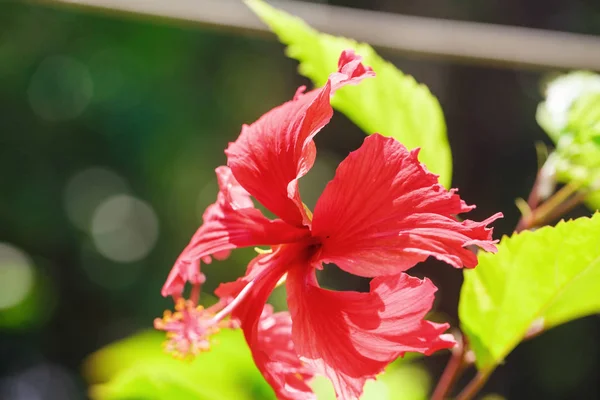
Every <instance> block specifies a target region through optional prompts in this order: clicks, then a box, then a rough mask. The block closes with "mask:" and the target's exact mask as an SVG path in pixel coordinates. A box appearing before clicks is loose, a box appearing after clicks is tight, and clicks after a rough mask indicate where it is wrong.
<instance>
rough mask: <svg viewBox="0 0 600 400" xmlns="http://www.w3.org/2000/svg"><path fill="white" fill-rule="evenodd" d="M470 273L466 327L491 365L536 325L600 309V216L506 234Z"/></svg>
mask: <svg viewBox="0 0 600 400" xmlns="http://www.w3.org/2000/svg"><path fill="white" fill-rule="evenodd" d="M464 276H465V282H464V284H463V287H462V291H461V296H460V304H459V316H460V320H461V327H462V329H463V331H464V332H465V334H466V335H467V337H468V339H469V343H470V345H471V346H472V348H473V350H474V352H475V356H476V359H477V367H478V368H479V369H480V370H490V369H493V368H494V367H495V366H496V365H498V364H499V363H501V362H502V360H503V359H504V358H505V357H506V355H508V353H510V352H511V351H512V349H513V348H515V347H516V346H517V345H518V344H519V342H521V341H522V340H523V338H524V337H525V336H526V334H527V332H528V331H529V330H530V329H532V330H535V331H538V330H542V329H549V328H551V327H554V326H556V325H559V324H562V323H565V322H568V321H571V320H573V319H576V318H580V317H583V316H586V315H589V314H593V313H597V312H600V296H599V295H598V293H600V214H598V213H596V214H594V216H593V217H591V218H579V219H576V220H573V221H568V222H564V221H561V222H560V223H559V224H558V225H557V226H556V227H549V226H547V227H543V228H541V229H538V230H536V231H525V232H522V233H519V234H515V235H513V236H512V237H504V238H503V239H502V241H501V243H500V244H499V245H498V253H497V254H491V253H480V255H479V265H478V266H477V268H475V269H473V270H468V271H465V273H464Z"/></svg>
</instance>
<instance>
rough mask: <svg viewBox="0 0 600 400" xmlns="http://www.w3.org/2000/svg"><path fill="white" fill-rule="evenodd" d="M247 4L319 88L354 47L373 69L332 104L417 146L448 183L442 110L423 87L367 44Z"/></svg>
mask: <svg viewBox="0 0 600 400" xmlns="http://www.w3.org/2000/svg"><path fill="white" fill-rule="evenodd" d="M246 4H248V6H249V7H250V8H251V9H252V10H253V11H254V12H255V13H256V14H257V15H258V16H259V17H260V18H261V19H262V20H263V21H264V22H265V23H266V24H267V25H269V27H270V28H271V29H272V30H273V31H274V32H275V33H276V34H277V36H278V37H279V39H280V40H281V41H282V42H283V43H285V44H286V45H288V48H287V55H288V56H289V57H292V58H294V59H296V60H298V61H299V62H300V67H299V71H300V73H301V74H302V75H304V76H307V77H308V78H310V79H311V80H312V81H313V82H314V84H315V85H317V86H322V85H323V84H324V83H325V82H326V81H327V77H328V76H329V74H330V73H332V72H333V71H336V70H337V61H338V58H339V56H340V54H341V52H342V51H343V50H345V49H354V50H355V51H356V53H357V54H360V55H361V56H363V58H364V61H363V62H364V64H365V65H369V66H371V67H372V68H373V70H374V71H375V72H376V73H377V77H376V78H374V79H365V80H364V81H363V82H361V83H360V85H357V86H347V87H344V88H343V89H341V90H339V91H338V92H336V94H335V96H334V97H333V100H332V104H333V106H334V107H335V108H336V109H337V110H339V111H341V112H342V113H344V114H345V115H346V116H347V117H348V118H350V119H351V120H352V121H353V122H354V123H355V124H356V125H358V126H359V127H360V128H361V129H362V130H364V131H365V132H366V133H367V134H371V133H375V132H378V133H381V134H382V135H387V136H392V137H394V138H396V139H397V140H398V141H400V142H401V143H403V144H404V145H405V146H406V147H408V148H409V149H412V148H415V147H421V148H422V150H421V153H420V154H419V158H420V160H421V162H423V163H424V164H425V165H427V168H428V169H429V170H431V171H432V172H434V173H436V174H438V175H440V182H441V183H442V184H443V185H444V186H446V187H449V185H450V183H451V179H452V155H451V152H450V146H449V144H448V138H447V136H446V124H445V121H444V114H443V112H442V108H441V107H440V104H439V102H438V100H437V99H436V98H435V96H433V95H432V94H431V92H430V91H429V89H427V87H426V86H424V85H421V84H418V83H417V82H415V80H414V78H412V77H411V76H407V75H404V74H403V73H402V72H401V71H399V70H398V69H397V68H396V67H394V66H393V65H392V64H390V63H389V62H387V61H385V60H384V59H382V58H381V57H380V56H379V55H377V53H376V52H375V50H373V48H372V47H371V46H369V45H368V44H365V43H357V42H355V41H354V40H351V39H346V38H343V37H336V36H331V35H327V34H324V33H320V32H317V31H316V30H314V29H312V28H311V27H310V26H308V25H307V24H306V23H304V21H302V20H301V19H299V18H297V17H294V16H292V15H289V14H287V13H285V12H283V11H281V10H278V9H276V8H273V7H271V6H270V5H268V4H266V3H265V2H263V1H262V0H246Z"/></svg>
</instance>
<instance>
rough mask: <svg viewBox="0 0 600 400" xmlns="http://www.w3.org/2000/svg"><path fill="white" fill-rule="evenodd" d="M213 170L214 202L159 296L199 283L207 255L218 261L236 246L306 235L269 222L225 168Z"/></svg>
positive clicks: (287, 239)
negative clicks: (216, 183) (215, 179)
mask: <svg viewBox="0 0 600 400" xmlns="http://www.w3.org/2000/svg"><path fill="white" fill-rule="evenodd" d="M216 173H217V177H218V181H219V186H220V192H219V194H218V196H217V201H216V202H215V203H214V204H212V205H210V206H209V207H208V208H207V209H206V211H205V213H204V215H203V220H204V222H203V224H202V225H201V226H200V228H199V229H198V230H197V231H196V233H195V234H194V236H193V237H192V239H191V241H190V243H189V244H188V245H187V246H186V248H185V249H184V250H183V252H182V253H181V255H180V256H179V257H178V258H177V261H176V262H175V265H174V266H173V268H172V269H171V272H170V273H169V276H168V278H167V281H166V282H165V284H164V286H163V288H162V292H161V293H162V295H163V296H173V297H180V296H181V294H182V292H183V290H184V286H185V284H186V282H190V283H192V284H194V285H197V284H201V283H203V282H204V275H203V274H202V273H201V272H200V262H201V261H202V262H204V263H210V262H211V257H215V258H217V259H221V260H222V259H224V258H226V257H227V256H228V255H229V251H230V250H232V249H235V248H239V247H247V246H261V245H272V244H279V243H289V242H294V241H297V240H301V239H302V238H304V237H306V236H307V235H308V231H307V230H306V229H299V228H296V227H293V226H291V225H289V224H287V223H286V222H284V221H282V220H275V221H271V220H269V219H267V218H266V217H265V216H264V215H263V214H262V213H261V212H260V211H259V210H258V209H256V208H254V206H253V204H252V200H251V199H250V197H249V195H248V193H247V192H246V191H245V190H244V189H243V188H242V187H241V186H240V185H239V184H238V183H237V181H236V180H235V178H234V177H233V175H232V173H231V170H230V169H229V167H219V168H217V170H216Z"/></svg>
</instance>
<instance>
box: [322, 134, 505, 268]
mask: <svg viewBox="0 0 600 400" xmlns="http://www.w3.org/2000/svg"><path fill="white" fill-rule="evenodd" d="M417 156H418V149H416V150H412V151H408V150H407V149H406V147H404V146H403V145H402V144H400V143H399V142H398V141H396V140H395V139H392V138H386V137H384V136H381V135H379V134H373V135H371V136H369V137H367V138H366V139H365V141H364V143H363V145H362V146H361V147H360V148H359V149H358V150H356V151H354V152H352V153H351V154H350V155H349V156H348V157H347V158H346V159H345V160H344V161H343V162H342V163H341V164H340V165H339V167H338V169H337V171H336V175H335V178H334V179H333V180H332V181H331V182H329V184H328V185H327V187H326V188H325V191H324V192H323V194H322V195H321V197H320V198H319V200H318V202H317V205H316V207H315V212H314V216H313V221H312V232H313V235H314V236H316V237H319V238H320V239H321V242H322V248H321V254H320V259H321V260H322V261H323V262H326V263H335V264H337V265H338V266H339V267H340V268H342V269H344V270H345V271H348V272H350V273H352V274H355V275H361V276H379V275H392V274H397V273H399V272H401V271H404V270H407V269H408V268H411V267H412V266H414V265H415V264H417V263H418V262H421V261H423V260H425V259H426V258H427V257H429V256H434V257H435V258H437V259H439V260H442V261H445V262H447V263H448V264H450V265H452V266H454V267H457V268H460V267H467V268H471V267H474V266H475V265H476V264H477V257H476V256H475V254H474V253H473V252H472V251H470V250H469V249H468V248H466V246H469V245H477V246H479V247H481V248H483V249H485V250H487V251H495V250H496V247H495V246H494V243H495V242H494V241H492V228H487V225H488V224H490V223H491V222H493V221H494V220H496V219H497V218H500V217H501V216H502V214H501V213H498V214H495V215H494V216H492V217H490V218H488V219H486V220H485V221H483V222H475V221H470V220H465V221H462V222H459V221H457V220H456V218H455V217H454V216H455V215H456V214H460V213H463V212H467V211H470V210H472V209H473V208H474V206H467V205H466V204H465V202H464V201H462V200H461V199H460V197H459V196H458V194H456V191H455V190H451V191H447V190H446V189H444V188H443V187H442V186H441V185H440V184H439V183H438V179H437V175H434V174H432V173H430V172H428V171H427V170H426V169H425V167H424V166H423V165H422V164H421V163H420V162H419V160H418V158H417Z"/></svg>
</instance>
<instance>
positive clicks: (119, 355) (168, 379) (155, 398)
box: [84, 330, 274, 400]
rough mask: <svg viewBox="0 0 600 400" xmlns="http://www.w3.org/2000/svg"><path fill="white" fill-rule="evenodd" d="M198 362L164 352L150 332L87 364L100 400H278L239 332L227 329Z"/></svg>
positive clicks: (109, 349)
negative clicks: (183, 359) (181, 358)
mask: <svg viewBox="0 0 600 400" xmlns="http://www.w3.org/2000/svg"><path fill="white" fill-rule="evenodd" d="M215 338H216V341H217V342H216V343H215V344H214V345H213V346H212V348H211V350H210V351H208V352H205V353H202V354H200V355H199V356H198V357H197V358H196V359H195V360H194V361H192V362H189V361H182V360H177V359H174V358H172V357H171V356H170V355H168V354H165V353H164V352H163V350H162V346H161V343H162V341H163V340H164V335H163V334H162V333H159V332H154V331H149V332H144V333H142V334H139V335H136V336H133V337H131V338H128V339H125V340H123V341H120V342H117V343H115V344H112V345H109V346H107V347H105V348H104V349H101V350H100V351H98V352H97V353H95V354H93V355H92V356H90V357H89V358H88V360H87V361H86V362H85V365H84V370H85V375H86V377H87V379H88V381H89V382H90V383H92V384H93V385H92V386H91V389H90V397H92V398H93V399H97V400H126V399H136V400H164V399H206V400H220V399H223V400H227V399H240V400H251V399H255V398H261V399H274V394H273V391H272V390H271V388H270V387H269V386H268V384H267V383H266V382H265V381H264V378H263V377H262V375H261V374H260V372H259V371H258V369H257V368H256V366H255V365H254V363H253V361H252V357H251V355H250V351H249V350H248V346H247V345H246V343H245V341H244V338H243V335H242V333H241V332H240V331H231V330H224V331H222V332H220V333H219V334H217V335H216V336H215Z"/></svg>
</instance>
